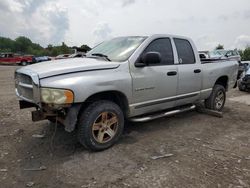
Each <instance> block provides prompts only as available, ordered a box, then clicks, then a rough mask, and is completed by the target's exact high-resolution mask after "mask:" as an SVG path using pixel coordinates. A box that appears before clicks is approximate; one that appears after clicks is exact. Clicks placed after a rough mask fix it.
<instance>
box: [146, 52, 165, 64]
mask: <svg viewBox="0 0 250 188" xmlns="http://www.w3.org/2000/svg"><path fill="white" fill-rule="evenodd" d="M141 60H142V62H143V63H145V64H146V65H150V64H158V63H160V62H161V54H160V53H159V52H147V53H145V54H144V55H143V56H142V58H141Z"/></svg>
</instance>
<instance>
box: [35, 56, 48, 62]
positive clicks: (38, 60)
mask: <svg viewBox="0 0 250 188" xmlns="http://www.w3.org/2000/svg"><path fill="white" fill-rule="evenodd" d="M33 61H34V62H35V63H38V62H43V61H51V58H50V57H48V56H38V57H34V58H33Z"/></svg>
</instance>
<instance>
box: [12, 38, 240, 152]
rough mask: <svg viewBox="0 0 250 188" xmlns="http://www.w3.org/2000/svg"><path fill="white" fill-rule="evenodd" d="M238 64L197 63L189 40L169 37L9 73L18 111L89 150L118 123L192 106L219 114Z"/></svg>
mask: <svg viewBox="0 0 250 188" xmlns="http://www.w3.org/2000/svg"><path fill="white" fill-rule="evenodd" d="M237 70H238V62H237V61H234V60H232V61H229V60H216V61H211V60H210V61H201V60H200V58H199V54H198V52H197V50H196V47H195V45H194V43H193V41H192V40H191V39H189V38H186V37H180V36H173V35H164V34H163V35H152V36H129V37H118V38H114V39H111V40H108V41H105V42H103V43H101V44H99V45H98V46H96V47H95V48H93V49H92V50H91V51H89V52H88V53H87V54H86V57H84V58H74V59H63V60H57V61H53V62H44V63H39V64H34V65H29V66H27V67H23V68H20V69H18V70H16V72H15V83H16V94H17V96H18V97H19V98H20V101H19V102H20V108H21V109H22V108H28V107H36V110H35V111H33V112H32V119H33V121H38V120H44V119H48V120H50V121H58V122H60V123H62V124H63V125H64V126H65V130H66V131H69V132H70V131H73V130H75V129H77V133H78V140H79V142H80V143H81V144H82V145H83V146H85V147H86V148H88V149H90V150H95V151H97V150H103V149H106V148H109V147H111V146H112V145H113V144H114V143H116V141H117V140H118V139H119V137H120V136H121V134H122V132H123V128H124V121H125V120H130V121H134V122H144V121H149V120H153V119H155V118H158V117H163V116H169V115H171V114H175V113H178V112H183V111H186V110H190V109H193V108H194V107H195V106H194V104H195V103H196V102H199V101H204V102H205V107H206V108H209V109H213V110H217V111H221V110H222V109H223V107H224V104H225V101H226V91H227V90H228V89H230V88H232V87H233V86H234V85H235V83H236V77H237Z"/></svg>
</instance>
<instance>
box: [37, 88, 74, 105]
mask: <svg viewBox="0 0 250 188" xmlns="http://www.w3.org/2000/svg"><path fill="white" fill-rule="evenodd" d="M41 99H42V102H44V103H47V104H70V103H73V101H74V94H73V92H72V91H70V90H67V89H51V88H41Z"/></svg>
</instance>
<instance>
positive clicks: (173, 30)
mask: <svg viewBox="0 0 250 188" xmlns="http://www.w3.org/2000/svg"><path fill="white" fill-rule="evenodd" d="M0 20H1V21H0V36H4V37H10V38H13V39H14V38H15V37H17V36H20V35H24V36H27V37H29V38H30V39H31V40H32V41H33V42H37V43H40V44H41V45H43V46H47V45H48V44H54V45H56V44H60V43H61V42H63V41H64V42H66V44H68V45H70V46H73V45H81V44H88V45H90V46H93V45H95V44H96V43H98V42H101V41H103V40H106V39H108V38H111V37H116V36H123V35H150V34H156V33H157V34H165V33H166V34H167V33H169V34H178V35H184V36H189V37H191V38H192V39H193V40H194V42H195V43H196V45H197V47H198V49H200V50H205V49H209V50H211V49H213V48H215V46H216V45H217V44H219V43H221V44H224V46H225V47H226V48H244V47H246V46H247V45H250V0H234V1H229V0H219V1H218V0H188V1H185V0H171V1H170V0H0Z"/></svg>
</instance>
